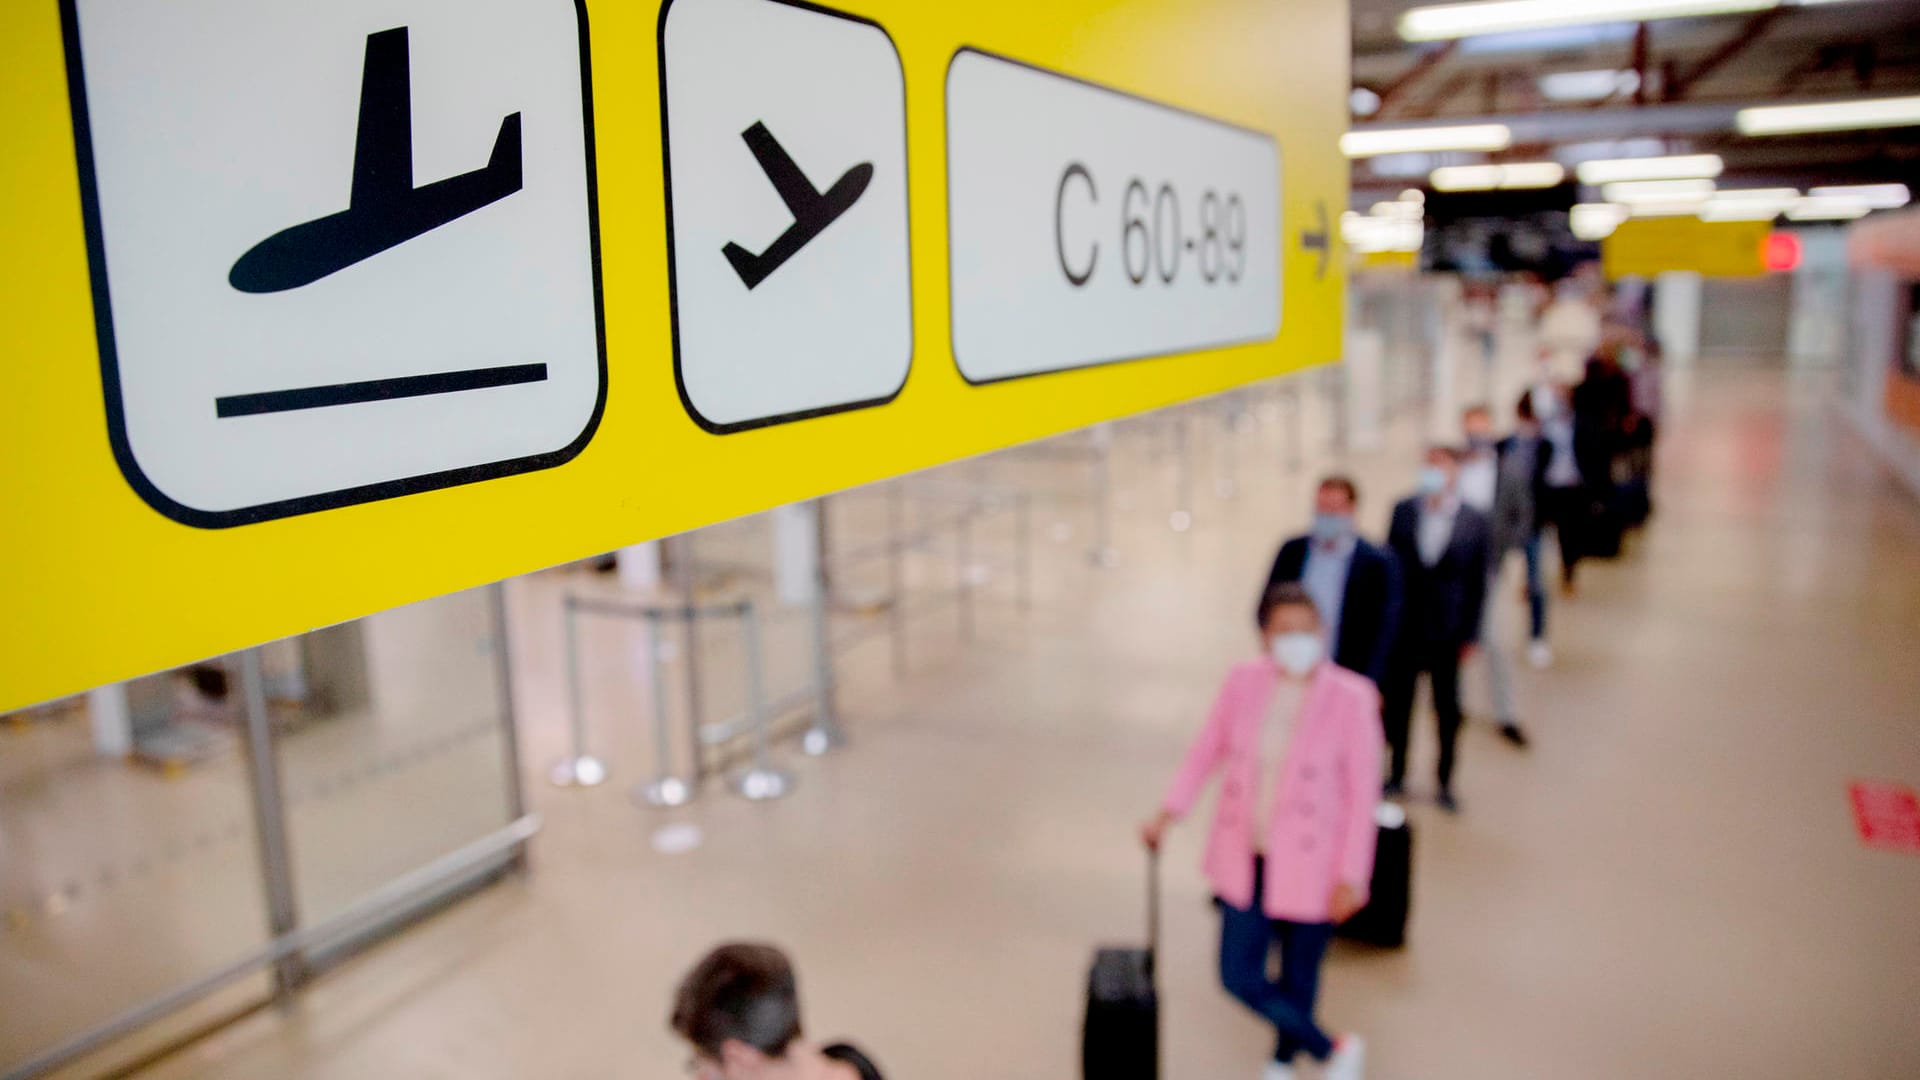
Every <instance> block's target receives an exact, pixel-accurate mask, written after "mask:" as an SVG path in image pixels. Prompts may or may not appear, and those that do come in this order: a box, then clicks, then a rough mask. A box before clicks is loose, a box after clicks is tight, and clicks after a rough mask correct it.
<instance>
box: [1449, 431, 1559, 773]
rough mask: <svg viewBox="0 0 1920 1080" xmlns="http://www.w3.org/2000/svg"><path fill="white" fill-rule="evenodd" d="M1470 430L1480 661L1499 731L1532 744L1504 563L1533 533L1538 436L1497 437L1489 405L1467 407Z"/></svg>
mask: <svg viewBox="0 0 1920 1080" xmlns="http://www.w3.org/2000/svg"><path fill="white" fill-rule="evenodd" d="M1460 427H1461V430H1462V431H1464V432H1465V433H1466V436H1467V447H1466V452H1465V454H1464V455H1463V456H1462V458H1461V462H1460V501H1461V502H1462V503H1465V504H1466V505H1468V506H1471V507H1473V508H1474V509H1475V510H1478V511H1480V512H1481V513H1482V514H1485V515H1486V516H1487V523H1488V536H1487V602H1486V604H1485V605H1484V606H1483V607H1482V608H1481V616H1480V648H1479V650H1478V651H1479V654H1480V658H1481V663H1482V665H1484V667H1485V669H1486V673H1487V697H1488V700H1489V701H1490V702H1491V703H1492V705H1493V716H1494V721H1495V722H1496V723H1498V724H1499V725H1500V735H1501V737H1502V738H1504V739H1506V740H1507V741H1508V742H1510V743H1512V744H1513V745H1515V746H1521V747H1524V746H1526V745H1527V734H1526V732H1525V731H1523V730H1521V727H1520V721H1519V718H1518V713H1517V712H1516V711H1515V709H1514V704H1513V658H1512V657H1511V656H1509V655H1508V653H1507V649H1508V647H1509V646H1510V645H1511V644H1512V643H1511V641H1510V637H1511V633H1510V631H1509V630H1508V628H1507V624H1506V618H1505V617H1504V612H1505V609H1504V608H1503V607H1502V606H1501V604H1500V600H1501V598H1502V597H1503V596H1504V595H1505V594H1504V593H1502V592H1501V591H1500V585H1501V583H1502V581H1503V580H1504V576H1503V574H1502V569H1503V568H1504V567H1505V565H1506V562H1507V556H1508V554H1509V553H1511V552H1514V551H1519V550H1520V549H1522V548H1523V547H1525V546H1526V542H1527V537H1529V536H1531V535H1533V515H1534V503H1533V485H1534V482H1535V479H1536V476H1535V474H1536V473H1537V472H1538V471H1539V469H1538V462H1539V456H1540V455H1539V448H1538V441H1537V440H1535V441H1534V442H1533V443H1532V444H1531V445H1529V444H1527V443H1526V442H1525V441H1524V440H1523V439H1521V438H1520V437H1518V436H1516V437H1515V438H1510V439H1508V440H1506V441H1504V442H1499V443H1496V442H1495V441H1494V438H1493V413H1492V412H1491V411H1489V410H1488V409H1487V407H1486V406H1484V405H1474V406H1471V407H1470V408H1468V409H1467V410H1466V411H1465V412H1464V413H1462V414H1461V417H1460Z"/></svg>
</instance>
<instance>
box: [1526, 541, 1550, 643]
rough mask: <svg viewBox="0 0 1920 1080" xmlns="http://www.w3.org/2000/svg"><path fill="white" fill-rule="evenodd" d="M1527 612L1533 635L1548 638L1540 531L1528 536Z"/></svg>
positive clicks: (1543, 638) (1537, 639)
mask: <svg viewBox="0 0 1920 1080" xmlns="http://www.w3.org/2000/svg"><path fill="white" fill-rule="evenodd" d="M1522 550H1524V551H1525V552H1526V553H1527V613H1528V615H1530V616H1531V617H1532V620H1533V625H1532V631H1533V633H1532V637H1533V640H1535V641H1545V640H1546V639H1547V584H1546V582H1545V581H1542V580H1541V578H1540V533H1539V532H1537V531H1536V532H1535V533H1534V534H1533V535H1532V536H1529V537H1527V543H1526V546H1525V547H1524V548H1523V549H1522Z"/></svg>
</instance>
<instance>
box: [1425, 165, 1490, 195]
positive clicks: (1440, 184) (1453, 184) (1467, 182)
mask: <svg viewBox="0 0 1920 1080" xmlns="http://www.w3.org/2000/svg"><path fill="white" fill-rule="evenodd" d="M1427 179H1429V180H1431V181H1432V182H1433V189H1434V190H1435V191H1492V190H1493V189H1494V188H1497V187H1499V186H1500V166H1498V165H1449V166H1447V167H1446V168H1443V169H1435V170H1433V175H1432V176H1429V177H1428V178H1427Z"/></svg>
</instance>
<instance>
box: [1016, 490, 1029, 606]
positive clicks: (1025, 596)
mask: <svg viewBox="0 0 1920 1080" xmlns="http://www.w3.org/2000/svg"><path fill="white" fill-rule="evenodd" d="M1013 513H1014V519H1013V531H1014V540H1013V542H1014V546H1015V548H1016V551H1015V554H1014V558H1016V559H1017V560H1019V561H1018V562H1017V563H1016V564H1015V566H1016V569H1015V579H1014V580H1015V581H1016V582H1018V586H1017V587H1018V590H1019V592H1018V594H1017V595H1018V601H1017V602H1018V603H1019V605H1020V610H1021V611H1026V610H1029V609H1030V608H1032V607H1033V500H1032V498H1030V497H1029V496H1028V495H1027V493H1026V492H1024V491H1023V492H1020V493H1019V495H1018V496H1017V497H1016V501H1015V502H1014V504H1013Z"/></svg>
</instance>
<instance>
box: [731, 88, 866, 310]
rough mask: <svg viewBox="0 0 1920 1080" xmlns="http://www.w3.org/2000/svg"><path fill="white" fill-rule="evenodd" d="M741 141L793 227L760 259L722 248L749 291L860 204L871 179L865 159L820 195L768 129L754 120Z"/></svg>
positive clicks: (744, 251)
mask: <svg viewBox="0 0 1920 1080" xmlns="http://www.w3.org/2000/svg"><path fill="white" fill-rule="evenodd" d="M740 137H741V138H742V139H745V140H746V141H747V149H749V150H751V151H753V156H754V160H756V161H758V162H759V163H760V170H761V171H762V172H764V173H766V174H767V179H768V180H770V181H772V182H773V190H775V191H777V192H779V193H780V201H781V202H784V203H786V204H787V210H788V211H790V212H791V213H792V214H793V224H792V225H789V226H787V231H786V232H783V233H781V234H780V236H779V238H778V239H776V240H774V242H773V243H772V244H770V245H768V247H767V250H765V251H763V252H761V253H760V254H758V255H755V254H754V253H752V252H750V251H748V250H747V249H746V248H743V247H741V246H740V245H739V244H736V243H733V242H732V241H728V243H727V245H726V246H725V247H723V248H721V249H720V252H721V254H723V255H725V256H726V257H727V261H728V262H730V263H732V264H733V272H734V273H736V274H739V275H740V281H741V282H742V283H743V284H745V285H746V287H747V288H749V289H751V288H753V287H754V286H755V285H758V284H760V283H761V282H763V281H765V280H767V275H769V274H771V273H773V272H774V271H775V270H778V269H780V267H781V266H782V265H783V264H785V263H786V261H787V260H788V259H791V258H793V256H794V254H795V253H796V252H798V251H799V250H800V249H801V248H803V247H806V246H807V244H809V243H811V242H812V240H813V238H814V237H816V236H819V235H820V234H821V232H823V231H825V229H826V227H827V226H829V225H831V224H833V223H834V222H835V221H838V220H839V219H840V215H841V214H844V213H846V212H847V211H848V210H849V209H851V208H852V206H853V204H854V203H855V202H857V201H859V198H860V196H861V195H862V194H863V193H865V192H866V190H867V183H868V181H870V180H872V179H873V163H872V162H867V161H863V162H861V163H860V164H858V165H855V166H854V167H853V168H851V169H848V170H847V171H846V172H845V173H844V174H843V175H842V176H841V177H840V179H838V180H836V181H834V182H833V186H832V187H830V188H828V189H827V190H826V191H825V192H824V193H823V192H821V191H820V189H818V188H816V187H814V186H813V181H811V180H808V179H807V174H805V173H803V172H801V171H800V166H798V165H796V164H794V162H793V158H792V157H790V156H788V154H787V151H786V148H785V147H783V146H781V145H780V140H778V139H776V138H774V137H773V132H771V131H768V130H767V125H765V124H763V123H761V122H760V121H758V120H756V121H754V123H753V126H752V127H750V128H748V129H747V130H745V131H743V132H741V133H740Z"/></svg>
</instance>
